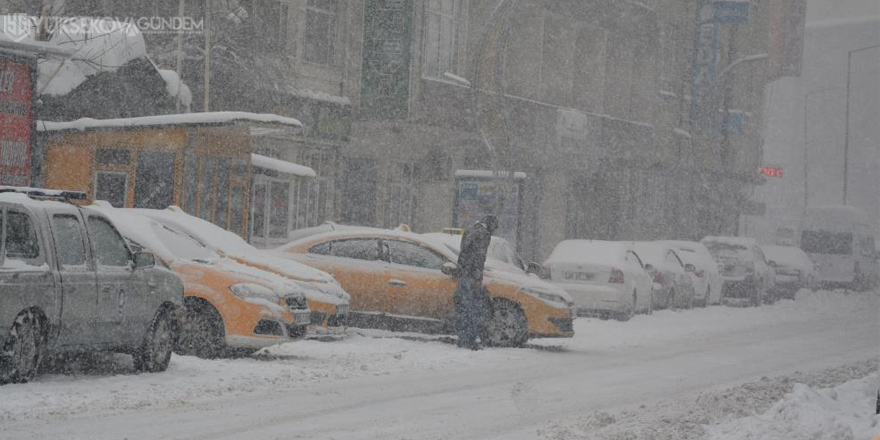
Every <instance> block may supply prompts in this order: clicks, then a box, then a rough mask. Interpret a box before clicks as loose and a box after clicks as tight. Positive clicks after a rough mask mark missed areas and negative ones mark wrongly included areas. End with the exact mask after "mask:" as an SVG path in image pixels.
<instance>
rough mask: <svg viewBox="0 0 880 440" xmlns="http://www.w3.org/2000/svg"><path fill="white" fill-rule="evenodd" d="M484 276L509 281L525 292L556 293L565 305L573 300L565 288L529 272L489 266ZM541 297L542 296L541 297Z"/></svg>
mask: <svg viewBox="0 0 880 440" xmlns="http://www.w3.org/2000/svg"><path fill="white" fill-rule="evenodd" d="M485 275H486V277H488V278H490V279H495V280H498V281H506V282H509V283H513V284H516V285H517V286H519V287H520V289H521V290H523V291H525V292H526V293H527V294H528V293H529V292H528V290H533V291H536V292H542V293H549V294H552V295H556V296H559V297H561V298H562V299H563V300H564V301H565V303H566V305H571V304H573V300H572V298H571V295H569V294H568V292H566V291H565V290H562V288H561V287H558V286H555V285H553V284H550V283H548V282H546V281H544V280H542V279H540V278H538V277H537V276H535V275H531V274H517V273H513V272H508V271H504V270H496V269H492V268H489V269H487V270H486V271H485ZM542 299H543V298H542Z"/></svg>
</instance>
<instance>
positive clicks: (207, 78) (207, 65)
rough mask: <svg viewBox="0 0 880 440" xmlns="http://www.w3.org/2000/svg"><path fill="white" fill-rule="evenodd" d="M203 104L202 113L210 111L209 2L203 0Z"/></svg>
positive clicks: (209, 0)
mask: <svg viewBox="0 0 880 440" xmlns="http://www.w3.org/2000/svg"><path fill="white" fill-rule="evenodd" d="M204 98H205V104H204V109H202V111H205V112H209V111H211V0H205V97H204Z"/></svg>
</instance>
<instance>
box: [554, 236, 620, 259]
mask: <svg viewBox="0 0 880 440" xmlns="http://www.w3.org/2000/svg"><path fill="white" fill-rule="evenodd" d="M629 249H630V247H629V246H628V245H627V244H625V243H622V242H618V241H601V240H565V241H563V242H560V243H559V244H557V245H556V248H555V249H553V252H552V253H551V254H550V257H549V258H547V261H546V262H545V264H547V263H575V262H576V263H587V264H590V263H595V264H606V263H608V262H612V261H617V260H619V259H621V258H623V257H624V255H625V254H626V251H627V250H629Z"/></svg>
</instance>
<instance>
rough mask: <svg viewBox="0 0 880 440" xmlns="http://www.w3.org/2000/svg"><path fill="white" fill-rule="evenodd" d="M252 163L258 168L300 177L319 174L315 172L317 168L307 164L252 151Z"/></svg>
mask: <svg viewBox="0 0 880 440" xmlns="http://www.w3.org/2000/svg"><path fill="white" fill-rule="evenodd" d="M251 163H252V164H253V165H254V166H255V167H257V168H262V169H264V170H271V171H277V172H279V173H284V174H293V175H294V176H299V177H317V175H318V174H317V173H315V170H313V169H311V168H309V167H307V166H304V165H298V164H295V163H292V162H286V161H283V160H280V159H273V158H271V157H266V156H261V155H259V154H256V153H251Z"/></svg>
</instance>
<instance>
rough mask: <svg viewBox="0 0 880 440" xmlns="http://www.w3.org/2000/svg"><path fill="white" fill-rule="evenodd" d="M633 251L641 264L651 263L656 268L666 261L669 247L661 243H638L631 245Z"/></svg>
mask: <svg viewBox="0 0 880 440" xmlns="http://www.w3.org/2000/svg"><path fill="white" fill-rule="evenodd" d="M633 250H635V251H636V254H638V255H639V258H641V259H642V262H645V263H651V264H653V265H654V266H656V265H658V264H662V263H663V261H664V260H665V259H666V254H667V253H668V252H669V246H668V245H666V244H663V243H656V242H645V241H640V242H635V243H633Z"/></svg>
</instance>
